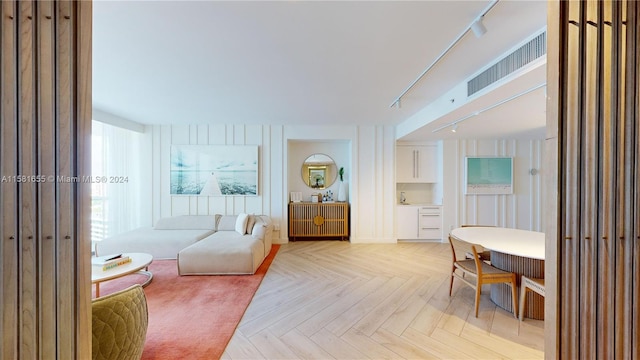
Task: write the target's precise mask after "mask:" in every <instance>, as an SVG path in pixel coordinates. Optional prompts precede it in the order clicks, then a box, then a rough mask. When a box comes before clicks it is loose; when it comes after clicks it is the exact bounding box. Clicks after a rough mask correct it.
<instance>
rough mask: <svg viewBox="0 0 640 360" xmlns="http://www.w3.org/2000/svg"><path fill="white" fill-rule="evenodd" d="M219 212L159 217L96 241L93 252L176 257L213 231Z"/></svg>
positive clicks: (164, 257) (100, 254) (161, 257)
mask: <svg viewBox="0 0 640 360" xmlns="http://www.w3.org/2000/svg"><path fill="white" fill-rule="evenodd" d="M220 217H221V215H183V216H172V217H167V218H162V219H160V220H158V222H157V223H156V225H155V226H153V227H143V228H139V229H135V230H132V231H128V232H126V233H122V234H120V235H116V236H112V237H110V238H106V239H104V240H102V241H100V242H97V243H96V255H98V256H102V255H108V254H118V253H131V252H143V253H147V254H151V255H153V258H154V259H175V258H176V257H177V256H178V252H180V250H182V249H184V248H185V247H187V246H189V245H193V244H194V243H195V242H196V241H198V240H202V239H204V238H205V237H207V236H209V235H211V234H213V233H215V231H216V220H217V219H219V218H220Z"/></svg>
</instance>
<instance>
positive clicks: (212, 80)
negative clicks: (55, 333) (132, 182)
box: [93, 0, 547, 140]
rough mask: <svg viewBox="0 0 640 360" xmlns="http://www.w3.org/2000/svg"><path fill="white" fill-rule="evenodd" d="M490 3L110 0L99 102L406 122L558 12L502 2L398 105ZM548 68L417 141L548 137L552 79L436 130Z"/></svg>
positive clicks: (534, 79) (292, 119) (155, 116)
mask: <svg viewBox="0 0 640 360" xmlns="http://www.w3.org/2000/svg"><path fill="white" fill-rule="evenodd" d="M489 3H490V1H406V2H405V1H354V2H347V1H331V2H324V1H258V2H247V1H237V2H223V1H193V2H192V1H104V0H102V1H101V0H97V1H94V6H93V10H94V22H93V27H94V29H93V104H94V108H95V109H98V110H101V111H103V112H107V113H110V114H113V115H116V116H120V117H123V118H126V119H129V120H133V121H136V122H139V123H143V124H172V123H188V124H197V123H225V124H235V123H239V124H285V125H301V124H340V125H345V124H351V125H362V124H377V125H398V124H401V123H403V122H405V121H407V119H409V118H410V117H411V116H413V115H415V114H416V113H417V112H418V111H420V110H421V109H423V108H424V107H425V106H427V105H429V104H430V103H432V102H433V101H435V100H436V99H437V98H438V97H440V96H441V95H443V94H444V93H445V92H446V91H448V90H449V89H451V88H453V87H454V86H455V85H457V84H459V83H461V82H463V81H465V80H467V79H468V78H469V77H470V76H472V75H474V74H475V73H477V72H478V71H479V70H481V69H482V68H484V67H486V66H487V65H489V64H491V63H492V62H493V61H495V60H496V59H497V58H498V57H500V56H501V55H504V53H505V52H507V51H510V50H513V48H514V47H515V46H517V45H519V44H521V43H522V42H523V40H526V39H527V38H529V37H530V36H531V35H532V34H534V33H535V32H537V31H539V30H541V29H543V28H544V26H545V24H546V5H547V4H546V2H545V1H542V0H538V1H514V0H509V1H507V0H502V1H499V2H498V3H497V4H496V5H495V6H494V7H493V8H492V9H491V11H490V12H489V13H488V14H487V15H486V16H485V18H484V25H485V26H486V28H487V30H488V31H487V33H486V34H485V35H484V36H482V37H481V38H476V37H475V36H474V35H473V33H471V32H469V33H467V34H466V35H464V36H463V37H462V39H461V41H460V42H459V43H458V44H457V45H456V46H455V47H454V48H453V49H452V50H451V51H450V52H448V53H447V55H446V56H445V57H444V58H443V60H442V61H441V62H439V63H438V64H437V65H436V66H435V67H434V68H433V70H432V71H430V72H429V73H428V74H427V75H426V76H425V77H424V78H422V80H420V81H419V82H418V84H417V86H415V87H414V88H413V89H411V90H410V91H409V92H408V93H407V94H406V95H405V96H404V97H403V99H402V106H401V107H400V108H396V107H390V105H391V104H392V103H393V101H394V100H395V99H396V98H397V97H398V96H399V95H400V94H401V93H402V91H403V90H404V89H406V88H407V87H408V86H409V85H410V84H411V83H412V82H413V81H414V80H415V79H416V78H417V77H418V75H419V74H420V73H422V72H423V71H424V69H425V68H426V67H427V66H428V65H429V64H431V63H432V62H433V61H434V60H435V59H436V58H437V57H438V55H440V54H441V53H442V52H443V51H444V50H445V49H446V48H447V47H448V46H449V45H450V44H451V43H452V42H453V41H454V40H455V39H456V38H457V37H458V36H459V35H460V34H462V33H463V32H464V31H465V29H467V28H468V26H469V24H470V23H471V22H472V21H473V20H474V18H476V17H477V16H478V15H479V14H480V13H481V12H482V11H483V9H486V8H487V7H488V5H489ZM545 76H546V75H545V71H544V66H542V67H541V70H539V71H531V72H530V73H529V75H528V79H525V80H524V82H522V84H519V83H518V82H519V81H520V80H518V79H516V80H514V81H512V82H511V83H510V84H509V86H505V87H503V88H500V89H497V90H496V91H492V92H490V93H489V94H488V95H486V96H483V97H481V98H479V99H477V100H476V101H474V102H473V103H469V104H467V105H465V106H464V107H462V108H459V109H458V110H456V111H455V112H453V113H451V114H449V115H446V116H445V117H442V118H440V119H435V120H434V121H432V122H431V123H429V124H427V125H426V126H424V127H422V128H417V129H416V131H413V132H412V133H411V134H408V135H407V136H405V137H403V140H426V139H436V138H447V137H451V136H455V137H465V136H467V137H469V136H471V134H473V136H472V137H483V136H485V135H486V136H488V137H494V138H496V137H498V138H499V137H506V136H513V137H534V138H542V137H543V136H544V129H543V128H544V123H545V118H544V116H545V115H544V107H545V100H544V99H545V95H544V88H542V89H540V90H537V91H535V92H532V93H531V94H528V95H526V96H522V97H519V98H518V99H516V100H513V101H510V102H508V103H505V104H504V105H501V106H499V107H496V108H494V109H492V110H488V111H486V112H483V113H482V114H480V115H478V116H475V117H473V118H470V119H467V120H465V121H464V122H462V123H460V131H458V132H456V133H455V134H453V133H451V132H450V131H448V130H443V131H438V132H435V133H434V132H433V130H434V129H435V128H437V127H439V126H441V125H442V124H446V123H450V122H452V121H455V120H456V119H460V118H462V117H464V116H466V115H468V114H472V113H474V112H476V111H479V110H480V109H484V108H487V107H490V106H491V104H495V103H497V102H499V101H501V100H503V99H506V98H509V97H510V96H512V95H513V94H515V93H516V92H517V91H522V90H521V89H522V88H526V86H529V84H532V83H544V81H545ZM465 129H466V130H465ZM463 130H464V131H463ZM465 134H466V135H465Z"/></svg>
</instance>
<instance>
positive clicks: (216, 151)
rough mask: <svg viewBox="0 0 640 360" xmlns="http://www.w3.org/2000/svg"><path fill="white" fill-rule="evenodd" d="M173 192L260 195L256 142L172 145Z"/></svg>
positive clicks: (171, 178)
mask: <svg viewBox="0 0 640 360" xmlns="http://www.w3.org/2000/svg"><path fill="white" fill-rule="evenodd" d="M170 172H171V174H170V188H171V194H172V195H203V196H227V195H245V196H250V195H258V146H257V145H172V146H171V167H170Z"/></svg>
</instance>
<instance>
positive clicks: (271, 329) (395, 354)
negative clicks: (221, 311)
mask: <svg viewBox="0 0 640 360" xmlns="http://www.w3.org/2000/svg"><path fill="white" fill-rule="evenodd" d="M450 267H451V253H450V247H449V244H448V243H399V244H397V245H391V244H390V245H382V244H380V245H378V244H376V245H374V244H371V245H359V244H350V243H349V242H340V241H299V242H293V243H289V244H286V245H282V247H281V248H280V251H279V252H278V254H277V256H276V258H275V260H274V262H273V264H272V265H271V268H270V269H269V271H268V273H267V275H266V276H265V278H264V280H263V282H262V285H261V286H260V288H259V289H258V291H257V293H256V295H255V297H254V298H253V301H252V302H251V304H250V305H249V308H248V309H247V311H246V313H245V315H244V317H243V319H242V321H241V322H240V324H239V325H238V328H237V329H236V332H235V333H234V335H233V338H232V339H231V341H230V342H229V345H228V346H227V348H226V351H225V353H224V355H223V358H224V359H334V358H335V359H403V358H404V359H541V358H543V357H544V353H543V343H544V339H543V338H544V334H543V327H544V326H543V322H542V321H536V320H530V319H525V321H524V322H523V323H522V324H519V323H518V321H517V320H516V319H515V318H514V317H513V315H512V314H511V313H507V312H506V311H504V310H502V309H500V308H498V307H496V306H495V305H494V304H493V303H492V302H491V300H490V299H489V295H488V294H489V287H485V288H484V289H483V295H482V299H481V301H480V312H479V314H478V318H476V317H474V314H473V301H474V292H473V289H471V288H470V287H468V286H466V285H464V284H461V283H460V282H458V281H457V280H456V281H454V288H453V296H452V297H451V298H450V297H449V294H448V291H449V274H450V273H449V271H450Z"/></svg>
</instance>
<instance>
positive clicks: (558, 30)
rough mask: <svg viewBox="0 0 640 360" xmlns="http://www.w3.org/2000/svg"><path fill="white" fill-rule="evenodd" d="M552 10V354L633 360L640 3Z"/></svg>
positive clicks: (637, 290)
mask: <svg viewBox="0 0 640 360" xmlns="http://www.w3.org/2000/svg"><path fill="white" fill-rule="evenodd" d="M549 9H550V15H549V18H550V19H553V17H554V16H558V18H559V20H558V22H555V21H550V22H549V26H550V27H549V35H550V36H551V37H553V36H557V40H552V41H550V42H549V43H550V44H556V45H557V46H558V48H557V49H553V50H552V51H550V56H549V60H550V62H549V63H548V66H550V67H555V68H556V69H557V74H558V78H557V79H555V78H554V77H553V75H554V73H555V70H553V69H552V70H550V71H549V74H550V77H549V82H548V86H549V87H552V88H551V89H550V91H549V92H548V93H549V94H550V95H551V96H555V98H554V100H556V104H557V108H552V109H550V111H548V116H549V117H556V116H557V119H552V118H550V119H549V121H548V124H549V125H548V126H549V127H555V128H552V129H549V133H550V134H551V136H550V138H553V135H554V134H555V133H557V148H558V152H557V166H558V197H557V201H558V211H557V218H555V219H553V221H554V222H557V233H556V234H550V235H552V236H553V237H554V239H552V241H548V242H547V245H551V246H550V247H549V246H548V248H547V254H549V255H550V257H551V258H554V257H555V255H554V252H557V263H556V264H553V265H551V266H549V267H548V268H547V269H546V270H547V274H548V275H549V274H550V275H556V276H552V277H551V278H553V279H555V280H556V281H555V283H554V282H553V281H552V282H551V283H550V282H547V287H548V290H550V291H551V294H550V296H549V297H548V298H549V302H547V307H551V311H553V312H555V313H556V314H557V315H555V316H553V317H552V319H550V320H551V321H553V323H552V324H550V326H547V327H546V329H551V330H552V332H553V334H548V336H549V337H552V339H550V340H547V342H546V345H545V347H546V351H547V355H546V356H547V358H560V359H637V358H639V356H640V354H638V348H639V347H640V337H638V335H637V329H638V328H639V327H640V312H639V311H637V301H638V299H639V295H640V241H639V240H640V239H639V237H638V235H639V230H638V228H639V226H638V225H639V222H640V208H639V206H640V200H639V199H640V183H639V182H640V176H639V174H638V171H639V170H638V168H639V166H640V163H639V159H638V158H639V157H640V125H639V121H638V117H639V111H640V101H639V94H640V73H639V68H640V45H639V44H640V22H639V21H638V20H639V19H640V4H638V2H636V1H613V0H605V1H580V2H578V1H566V2H565V1H561V2H553V3H552V4H551V5H550V8H549ZM556 26H557V27H556ZM553 61H556V62H553ZM554 87H557V88H554ZM556 124H557V125H556ZM552 144H553V143H552ZM554 240H555V241H554ZM556 272H557V273H556ZM554 273H556V274H554ZM548 294H549V292H548Z"/></svg>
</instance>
